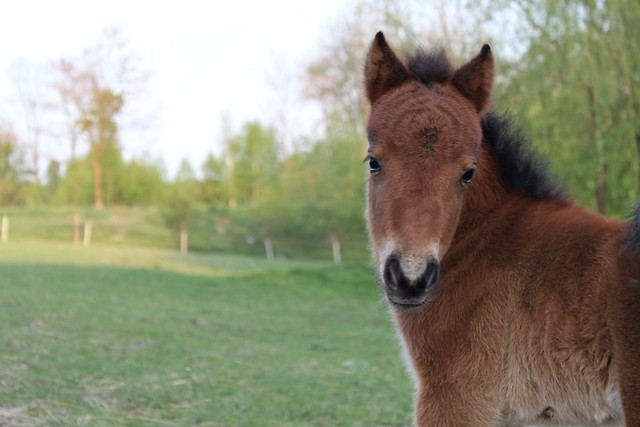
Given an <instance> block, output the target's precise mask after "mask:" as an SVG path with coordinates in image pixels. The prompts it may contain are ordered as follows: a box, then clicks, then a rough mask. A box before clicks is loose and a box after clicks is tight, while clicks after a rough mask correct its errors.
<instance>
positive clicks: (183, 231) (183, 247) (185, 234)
mask: <svg viewBox="0 0 640 427" xmlns="http://www.w3.org/2000/svg"><path fill="white" fill-rule="evenodd" d="M188 251H189V231H188V230H187V225H186V224H182V225H181V226H180V253H181V254H186V253H187V252H188Z"/></svg>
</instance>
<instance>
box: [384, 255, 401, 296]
mask: <svg viewBox="0 0 640 427" xmlns="http://www.w3.org/2000/svg"><path fill="white" fill-rule="evenodd" d="M384 281H385V283H386V284H387V286H389V287H391V288H393V289H398V288H399V287H400V283H401V282H402V281H403V275H402V269H401V267H400V257H399V256H398V255H396V254H391V255H390V256H389V258H387V262H386V263H385V265H384Z"/></svg>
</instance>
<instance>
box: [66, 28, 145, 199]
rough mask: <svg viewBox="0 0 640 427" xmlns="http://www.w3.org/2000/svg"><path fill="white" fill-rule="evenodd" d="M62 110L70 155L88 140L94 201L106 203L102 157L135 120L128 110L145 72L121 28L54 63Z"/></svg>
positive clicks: (114, 148) (142, 85) (72, 155)
mask: <svg viewBox="0 0 640 427" xmlns="http://www.w3.org/2000/svg"><path fill="white" fill-rule="evenodd" d="M54 68H55V70H56V71H57V78H56V80H55V84H54V87H55V89H56V92H57V93H58V97H59V101H60V110H61V111H62V112H63V116H64V117H65V118H66V123H67V125H66V128H67V135H68V139H69V142H70V152H71V160H72V161H73V159H75V157H76V156H77V151H78V144H79V143H80V142H85V143H86V148H87V151H88V152H89V154H90V156H91V168H92V171H93V191H94V206H95V207H96V208H98V209H101V208H102V207H104V203H105V201H104V192H105V189H104V182H103V181H104V164H103V163H104V160H105V156H106V155H107V152H109V151H110V150H111V151H112V152H113V151H114V150H119V149H120V147H119V145H118V142H119V141H118V132H119V131H121V130H122V128H123V124H124V123H125V118H126V119H127V120H128V122H127V124H131V123H132V122H136V118H135V116H136V115H135V114H133V112H132V111H130V110H128V109H127V107H130V106H131V104H132V101H133V100H135V99H136V97H137V96H138V95H139V94H140V93H141V92H142V91H143V88H144V84H145V83H146V81H147V73H146V72H144V71H142V69H141V67H139V65H138V60H137V57H136V56H135V55H134V54H133V53H132V52H131V51H130V50H129V48H128V45H127V43H126V42H125V40H124V39H123V37H122V34H121V33H120V31H119V30H118V29H113V28H111V29H107V30H105V31H104V32H103V34H102V36H101V38H100V40H99V41H98V43H97V44H95V45H94V46H92V47H90V48H88V49H86V50H85V51H84V52H83V53H82V54H81V55H79V56H77V57H75V58H71V59H68V58H65V59H61V60H59V61H58V62H56V63H55V65H54Z"/></svg>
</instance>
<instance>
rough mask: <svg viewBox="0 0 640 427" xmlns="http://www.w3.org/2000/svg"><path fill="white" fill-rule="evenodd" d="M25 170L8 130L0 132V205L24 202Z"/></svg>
mask: <svg viewBox="0 0 640 427" xmlns="http://www.w3.org/2000/svg"><path fill="white" fill-rule="evenodd" d="M25 174H26V168H25V166H24V159H23V158H22V156H21V155H20V153H19V152H18V149H17V139H16V137H15V135H14V134H13V133H12V132H11V131H9V130H6V129H4V130H0V204H1V205H5V206H6V205H22V204H24V203H25V202H26V184H25V179H24V178H25Z"/></svg>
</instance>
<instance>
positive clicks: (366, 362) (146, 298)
mask: <svg viewBox="0 0 640 427" xmlns="http://www.w3.org/2000/svg"><path fill="white" fill-rule="evenodd" d="M0 331H1V332H0V425H7V426H32V425H47V426H56V425H64V426H74V425H78V426H80V425H89V426H120V425H121V426H157V425H159V426H404V425H409V424H410V419H411V396H412V386H411V384H410V381H409V379H408V376H407V374H406V372H405V369H404V367H403V366H402V363H401V361H400V357H399V350H398V345H397V343H396V340H395V338H394V332H393V329H392V325H391V322H390V321H389V318H388V314H387V313H386V310H385V308H384V306H383V304H382V303H381V302H380V294H379V291H378V289H377V288H376V285H375V284H374V281H373V274H372V272H371V271H370V269H369V268H367V267H363V266H358V265H352V266H345V267H341V268H334V267H333V266H330V265H329V264H326V263H309V262H295V263H294V262H277V263H268V262H266V261H264V260H261V259H253V258H248V257H233V256H218V255H188V256H180V255H177V254H174V253H172V252H169V251H161V250H150V249H139V248H138V249H131V248H113V247H109V246H92V247H90V248H82V247H74V246H72V245H62V244H50V243H48V244H45V243H35V242H31V243H29V242H25V243H20V244H17V243H11V242H10V243H8V244H4V245H0Z"/></svg>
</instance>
